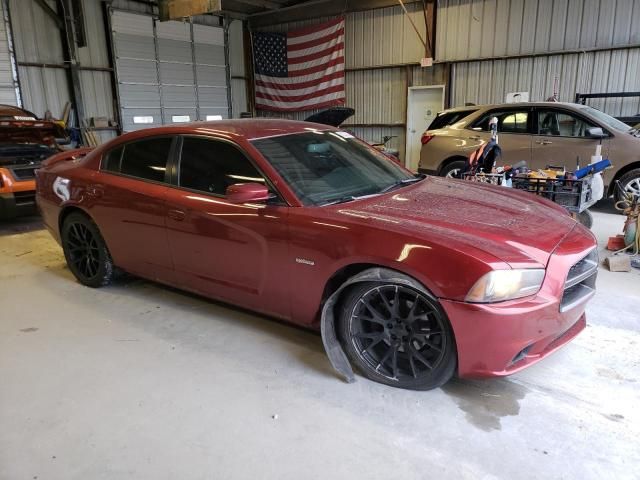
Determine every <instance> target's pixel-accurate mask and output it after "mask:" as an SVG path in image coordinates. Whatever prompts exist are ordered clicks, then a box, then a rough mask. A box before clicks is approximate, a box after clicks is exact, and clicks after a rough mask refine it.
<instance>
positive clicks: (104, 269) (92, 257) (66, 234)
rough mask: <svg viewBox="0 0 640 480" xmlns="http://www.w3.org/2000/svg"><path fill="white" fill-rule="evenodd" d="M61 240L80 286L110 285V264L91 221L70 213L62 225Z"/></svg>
mask: <svg viewBox="0 0 640 480" xmlns="http://www.w3.org/2000/svg"><path fill="white" fill-rule="evenodd" d="M61 237H62V249H63V250H64V258H65V259H66V260H67V265H68V266H69V270H71V273H73V275H74V276H75V277H76V278H77V279H78V281H79V282H80V283H82V284H83V285H86V286H87V287H92V288H98V287H103V286H105V285H108V284H109V283H111V278H112V277H113V260H111V255H110V254H109V250H108V249H107V245H106V243H105V241H104V239H103V238H102V235H101V234H100V230H98V226H97V225H96V224H95V223H94V222H93V220H91V219H90V218H89V217H87V216H86V215H84V214H81V213H75V212H74V213H71V214H70V215H69V216H68V217H67V218H66V219H65V220H64V223H63V224H62V232H61Z"/></svg>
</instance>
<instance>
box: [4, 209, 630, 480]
mask: <svg viewBox="0 0 640 480" xmlns="http://www.w3.org/2000/svg"><path fill="white" fill-rule="evenodd" d="M609 210H610V207H608V206H606V205H605V206H604V207H601V208H600V212H596V213H595V221H596V223H595V226H594V232H596V234H597V235H598V237H599V239H600V242H601V244H603V243H604V242H605V240H606V237H608V236H609V235H612V234H615V233H617V232H618V231H619V230H620V228H621V225H622V217H620V216H618V215H613V214H610V213H607V212H608V211H609ZM0 258H1V263H0V479H2V480H4V479H10V480H14V479H65V480H69V479H83V480H84V479H102V478H108V479H125V478H126V479H131V478H135V479H154V480H158V479H211V478H214V479H217V478H221V479H222V478H224V479H249V478H258V479H271V478H273V479H282V480H286V479H301V478H304V479H316V478H317V479H321V478H322V479H327V478H330V479H341V478H350V479H363V478H367V479H377V478H384V479H385V480H388V479H390V478H404V479H414V478H452V479H461V478H469V479H491V478H509V479H515V478H517V479H529V478H531V479H534V478H551V479H557V478H567V479H568V478H580V479H587V478H598V479H603V478H611V479H616V480H617V479H624V478H629V479H631V478H638V471H639V469H640V440H639V438H640V408H639V407H640V354H639V353H638V351H639V347H640V313H639V312H640V271H634V272H631V273H611V272H608V271H606V270H603V269H601V272H600V276H599V278H598V287H599V291H598V294H597V296H596V297H595V299H594V300H593V301H592V302H591V304H590V306H589V308H588V313H589V327H588V328H587V330H586V331H585V332H583V333H582V334H581V335H580V336H579V337H578V338H577V339H576V340H575V341H574V342H572V343H571V344H569V345H568V346H566V347H565V348H563V349H561V350H560V351H559V352H557V353H556V354H555V355H553V356H552V357H550V358H548V359H546V360H545V361H543V362H542V363H540V364H538V365H535V366H533V367H531V368H530V369H528V370H526V371H524V372H522V373H519V374H516V375H514V376H512V377H509V378H507V379H495V380H488V381H460V380H457V381H454V382H452V383H450V384H449V385H448V386H446V387H445V388H443V389H440V390H435V391H431V392H410V391H403V390H397V389H393V388H389V387H385V386H382V385H378V384H375V383H373V382H370V381H367V380H365V379H363V378H358V381H357V382H356V383H355V384H352V385H348V384H345V383H343V382H342V381H340V380H339V379H337V378H336V377H335V376H334V375H333V373H332V371H331V368H330V366H329V364H328V362H327V359H326V358H325V355H324V352H323V349H322V343H321V341H320V338H319V337H318V336H317V335H315V334H313V333H309V332H306V331H302V330H299V329H296V328H293V327H290V326H286V325H282V324H280V323H277V322H275V321H271V320H269V319H265V318H262V317H258V316H255V315H252V314H250V313H246V312H242V311H238V310H234V309H231V308H228V307H225V306H221V305H218V304H216V303H213V302H209V301H207V300H204V299H201V298H198V297H194V296H191V295H188V294H184V293H181V292H178V291H175V290H172V289H168V288H165V287H162V286H159V285H156V284H153V283H149V282H146V281H142V280H136V279H133V280H129V281H126V282H119V283H116V284H115V285H113V286H110V287H108V288H104V289H101V290H92V289H89V288H85V287H82V286H80V285H79V284H78V283H76V282H75V281H74V279H73V278H72V276H71V274H70V272H69V271H68V270H67V269H66V268H65V265H64V259H63V256H62V253H61V251H60V248H59V247H58V245H57V244H56V243H55V242H54V241H53V240H52V239H51V238H50V236H49V235H48V233H47V232H46V231H44V230H40V229H39V223H38V221H37V220H33V219H31V220H22V221H18V222H12V223H11V224H8V223H2V224H0Z"/></svg>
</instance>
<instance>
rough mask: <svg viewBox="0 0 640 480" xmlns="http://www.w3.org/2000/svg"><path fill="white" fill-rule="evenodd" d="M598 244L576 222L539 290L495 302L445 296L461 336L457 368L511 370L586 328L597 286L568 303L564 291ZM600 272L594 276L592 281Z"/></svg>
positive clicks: (467, 372) (475, 373) (484, 372)
mask: <svg viewBox="0 0 640 480" xmlns="http://www.w3.org/2000/svg"><path fill="white" fill-rule="evenodd" d="M594 248H595V239H594V238H593V235H592V234H591V233H590V232H588V231H587V230H586V229H584V227H582V226H576V227H575V228H574V230H573V231H572V232H571V233H570V234H569V235H567V237H565V239H564V241H563V242H562V243H561V244H560V246H559V247H558V248H557V249H556V251H555V252H554V253H553V255H551V258H550V259H549V263H548V265H547V271H546V275H545V280H544V282H543V285H542V287H541V289H540V291H539V292H538V293H537V294H536V295H534V296H531V297H527V298H523V299H518V300H512V301H508V302H501V303H493V304H472V303H465V302H458V301H453V300H444V299H442V300H441V304H442V307H443V308H444V310H445V312H446V313H447V316H448V317H449V321H450V322H451V326H452V328H453V331H454V335H455V339H456V345H457V349H458V374H459V375H460V376H461V377H493V376H503V375H510V374H512V373H515V372H517V371H519V370H522V369H523V368H525V367H528V366H529V365H532V364H533V363H536V362H537V361H539V360H541V359H542V358H544V357H546V356H547V355H549V354H550V353H552V352H554V351H555V350H557V349H558V348H560V347H561V346H563V345H565V344H566V343H568V342H569V341H571V340H572V339H573V338H574V337H575V336H576V335H578V333H580V332H581V331H582V330H584V328H585V327H586V315H585V307H586V304H587V302H588V301H589V299H590V298H591V297H592V296H593V294H594V291H593V290H592V291H591V292H590V293H587V294H586V295H584V296H583V297H581V298H580V299H579V300H578V301H572V302H571V303H570V304H569V305H567V304H566V301H565V303H564V304H563V295H565V292H568V290H566V291H565V287H566V286H567V285H569V283H568V282H567V275H568V273H569V272H570V269H571V267H572V266H574V265H575V264H577V263H578V262H580V261H581V260H582V259H584V258H585V257H586V256H587V254H588V253H589V252H590V251H592V250H593V249H594ZM596 268H597V261H596ZM595 275H596V273H593V275H592V278H591V279H590V281H593V283H595ZM565 300H566V298H565ZM561 305H562V308H561Z"/></svg>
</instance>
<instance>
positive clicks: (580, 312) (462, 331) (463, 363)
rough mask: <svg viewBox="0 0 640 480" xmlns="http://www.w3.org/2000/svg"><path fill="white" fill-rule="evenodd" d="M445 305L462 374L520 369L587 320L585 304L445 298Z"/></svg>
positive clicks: (505, 372) (482, 374)
mask: <svg viewBox="0 0 640 480" xmlns="http://www.w3.org/2000/svg"><path fill="white" fill-rule="evenodd" d="M442 306H443V307H444V309H445V311H446V312H447V315H448V316H449V319H450V320H451V324H452V326H453V330H454V333H455V337H456V343H457V347H458V375H460V376H461V377H495V376H504V375H510V374H512V373H515V372H517V371H519V370H522V369H523V368H525V367H528V366H529V365H532V364H533V363H536V362H537V361H539V360H541V359H543V358H544V357H546V356H547V355H549V354H550V353H552V352H553V351H555V350H557V349H558V348H560V347H561V346H563V345H565V344H566V343H567V342H569V341H570V340H571V339H573V338H574V337H575V336H576V335H577V334H578V333H580V332H581V331H582V330H584V328H585V327H586V325H587V321H586V315H585V313H584V305H583V306H582V307H581V308H574V309H573V310H571V311H569V312H565V313H563V314H561V313H559V311H558V303H547V304H545V303H544V302H538V301H537V300H533V301H531V302H526V303H525V304H523V305H519V306H504V307H496V306H487V305H473V304H469V303H462V302H451V301H447V300H444V301H442Z"/></svg>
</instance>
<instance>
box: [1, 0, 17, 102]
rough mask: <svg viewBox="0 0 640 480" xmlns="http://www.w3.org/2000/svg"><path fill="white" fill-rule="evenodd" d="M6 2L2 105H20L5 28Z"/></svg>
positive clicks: (2, 14) (2, 12)
mask: <svg viewBox="0 0 640 480" xmlns="http://www.w3.org/2000/svg"><path fill="white" fill-rule="evenodd" d="M3 3H4V2H2V1H0V103H3V104H5V105H18V97H17V94H16V86H17V85H16V83H15V82H14V78H13V69H12V65H11V48H10V46H9V45H10V43H9V36H8V35H9V32H7V29H6V28H5V13H6V12H5V11H4V4H3Z"/></svg>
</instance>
